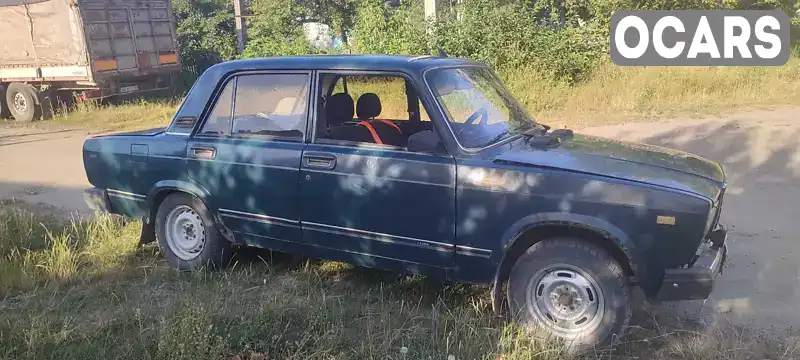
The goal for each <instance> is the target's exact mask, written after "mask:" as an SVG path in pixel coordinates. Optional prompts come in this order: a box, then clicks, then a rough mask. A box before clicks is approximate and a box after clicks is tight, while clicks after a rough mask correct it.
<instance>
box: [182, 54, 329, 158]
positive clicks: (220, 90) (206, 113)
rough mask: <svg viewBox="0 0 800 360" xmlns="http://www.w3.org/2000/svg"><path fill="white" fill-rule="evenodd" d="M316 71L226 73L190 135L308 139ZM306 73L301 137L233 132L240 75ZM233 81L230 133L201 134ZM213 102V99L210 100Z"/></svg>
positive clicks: (271, 140)
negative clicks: (306, 81) (305, 96)
mask: <svg viewBox="0 0 800 360" xmlns="http://www.w3.org/2000/svg"><path fill="white" fill-rule="evenodd" d="M313 73H314V72H313V71H311V70H243V71H234V72H230V73H228V74H226V75H225V76H224V77H222V78H221V79H220V81H219V83H221V84H222V86H219V87H218V88H217V89H216V90H215V91H214V94H213V95H212V96H211V99H213V105H211V106H206V108H205V109H204V110H203V112H202V113H201V114H200V121H198V123H199V125H198V126H196V127H195V129H194V130H193V131H192V132H191V134H190V136H191V138H193V139H202V140H214V139H231V140H246V141H262V142H273V141H284V142H295V143H296V142H299V143H303V142H305V141H306V138H307V135H308V124H309V123H310V122H311V117H310V115H311V111H312V110H311V108H312V107H311V105H312V101H311V99H312V96H313V95H314V93H312V92H311V91H312V86H313V85H314V83H313V81H314V78H315V77H314V76H313V75H314V74H313ZM292 74H295V75H306V76H308V83H307V84H306V85H307V86H306V93H307V99H308V101H306V116H305V118H304V121H305V122H306V124H305V125H306V126H305V129H306V131H305V133H303V135H302V136H299V137H290V136H280V135H259V134H249V135H235V134H233V115H234V114H233V113H234V110H235V109H236V88H237V87H238V86H239V84H238V83H239V81H238V78H239V77H240V76H248V75H292ZM231 81H233V82H234V84H233V94H232V95H231V97H232V99H231V121H230V128H229V129H228V134H227V135H223V136H207V135H202V134H200V131H201V130H202V129H203V127H204V126H205V125H206V122H207V121H208V117H209V116H210V115H211V113H212V112H213V111H214V107H215V106H216V104H217V102H218V101H219V98H220V96H222V93H223V92H224V91H225V87H226V86H227V85H228V83H229V82H231ZM209 102H211V101H209Z"/></svg>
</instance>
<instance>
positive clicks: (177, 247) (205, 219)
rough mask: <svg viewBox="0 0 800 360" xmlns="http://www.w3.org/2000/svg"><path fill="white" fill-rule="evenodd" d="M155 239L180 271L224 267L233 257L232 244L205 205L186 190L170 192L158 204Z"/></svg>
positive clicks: (166, 256)
mask: <svg viewBox="0 0 800 360" xmlns="http://www.w3.org/2000/svg"><path fill="white" fill-rule="evenodd" d="M156 239H157V241H158V247H159V248H160V249H161V252H162V253H163V254H164V257H165V258H166V260H167V262H169V263H170V264H172V265H173V266H175V267H177V268H178V269H181V270H196V269H200V268H202V267H204V266H211V267H217V266H221V265H224V264H225V263H226V262H227V260H228V259H229V258H230V256H231V243H230V242H228V240H226V239H225V238H224V237H223V236H222V234H221V233H220V231H219V229H218V228H217V225H216V223H215V221H214V219H213V218H212V217H211V214H210V212H209V211H208V209H207V208H206V206H205V204H203V202H202V201H200V199H198V198H196V197H194V196H191V195H188V194H184V193H176V194H172V195H169V196H167V198H165V199H164V201H162V202H161V205H159V207H158V212H157V213H156Z"/></svg>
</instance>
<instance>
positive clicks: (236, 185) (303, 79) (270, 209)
mask: <svg viewBox="0 0 800 360" xmlns="http://www.w3.org/2000/svg"><path fill="white" fill-rule="evenodd" d="M310 83H311V73H310V72H252V73H244V74H240V75H236V76H232V77H230V78H229V79H228V80H227V81H226V83H225V84H224V85H223V87H222V88H221V89H220V90H219V91H218V95H216V96H215V98H216V100H215V103H214V105H213V106H212V107H211V111H210V112H209V114H208V115H206V116H205V117H204V119H203V124H202V125H201V127H200V128H199V130H198V131H197V133H196V134H194V135H193V136H192V137H191V138H190V139H189V144H188V149H187V152H188V154H187V155H188V156H187V157H188V158H189V161H188V163H187V168H188V174H189V177H190V178H191V180H192V181H193V182H194V183H196V184H198V185H200V186H201V187H203V188H205V189H206V190H207V191H208V192H209V193H210V202H211V207H212V208H215V209H217V210H218V211H219V214H220V215H221V216H222V219H223V221H224V223H225V225H226V226H227V227H228V228H229V229H231V230H232V231H233V232H234V233H235V234H236V238H237V240H240V241H243V242H246V243H248V244H250V245H256V246H262V247H269V242H270V241H273V240H277V241H294V242H299V241H301V232H300V219H299V213H300V210H299V204H298V198H299V195H298V176H299V174H298V173H299V170H300V157H301V155H302V152H303V149H304V148H305V143H304V134H305V131H306V123H307V114H308V110H307V106H308V92H309V84H310Z"/></svg>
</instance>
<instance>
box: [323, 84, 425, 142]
mask: <svg viewBox="0 0 800 360" xmlns="http://www.w3.org/2000/svg"><path fill="white" fill-rule="evenodd" d="M320 81H321V86H320V89H321V92H322V94H321V96H320V97H319V99H320V101H321V102H322V104H320V106H319V107H318V109H319V111H318V113H317V126H318V128H317V138H318V139H320V140H321V141H323V142H324V141H334V142H339V141H345V142H358V143H370V144H380V145H387V146H392V147H399V148H406V147H407V146H408V139H409V137H411V136H412V135H414V134H417V133H419V132H421V131H425V130H430V131H432V130H433V127H432V123H431V122H430V120H429V118H428V117H427V114H426V113H425V110H424V108H423V107H422V106H421V104H420V100H419V97H418V96H417V92H416V90H415V89H414V87H413V84H412V83H411V82H410V81H408V80H406V79H405V78H404V77H401V76H388V75H343V74H324V75H323V76H322V77H321V79H320Z"/></svg>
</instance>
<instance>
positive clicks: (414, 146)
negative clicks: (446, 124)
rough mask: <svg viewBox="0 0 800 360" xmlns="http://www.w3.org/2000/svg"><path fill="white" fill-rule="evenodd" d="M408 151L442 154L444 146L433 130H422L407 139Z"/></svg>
mask: <svg viewBox="0 0 800 360" xmlns="http://www.w3.org/2000/svg"><path fill="white" fill-rule="evenodd" d="M407 147H408V151H412V152H424V153H443V152H445V148H444V144H443V143H442V141H441V139H439V135H436V133H435V132H434V131H433V130H423V131H420V132H418V133H415V134H413V135H411V136H409V137H408V146H407Z"/></svg>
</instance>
